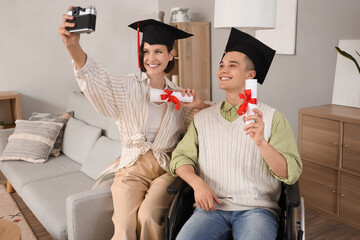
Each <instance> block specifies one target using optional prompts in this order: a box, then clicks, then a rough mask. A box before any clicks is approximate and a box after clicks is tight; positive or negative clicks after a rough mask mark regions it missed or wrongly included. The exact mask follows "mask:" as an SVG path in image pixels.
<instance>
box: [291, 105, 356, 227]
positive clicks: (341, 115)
mask: <svg viewBox="0 0 360 240" xmlns="http://www.w3.org/2000/svg"><path fill="white" fill-rule="evenodd" d="M298 144H299V152H300V155H301V158H302V161H303V164H304V167H303V173H302V176H301V177H300V192H301V195H302V196H303V197H304V199H305V204H306V205H308V206H310V207H313V208H316V209H318V210H321V211H323V212H324V213H327V214H328V215H330V216H333V217H335V218H338V219H340V220H342V221H343V222H345V223H347V224H349V225H351V226H353V227H356V228H358V229H360V109H359V108H352V107H345V106H340V105H333V104H329V105H322V106H317V107H310V108H303V109H300V110H299V132H298Z"/></svg>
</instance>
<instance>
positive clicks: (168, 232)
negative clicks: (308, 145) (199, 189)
mask: <svg viewBox="0 0 360 240" xmlns="http://www.w3.org/2000/svg"><path fill="white" fill-rule="evenodd" d="M167 191H168V193H169V194H175V197H174V199H173V201H172V203H171V206H170V209H169V212H168V214H167V216H166V217H165V240H175V238H176V236H177V234H178V233H179V231H180V229H181V228H182V226H183V225H184V224H185V222H186V221H187V220H188V219H189V218H190V217H191V215H192V213H193V210H194V207H193V205H194V202H195V199H194V191H193V189H192V187H190V186H189V185H188V184H187V183H186V182H185V181H183V180H182V179H181V178H180V177H178V178H177V179H176V180H175V181H174V182H173V183H172V184H171V185H170V186H169V187H168V189H167ZM279 206H280V208H281V214H280V216H279V229H278V235H277V238H276V240H305V211H304V199H303V198H300V194H299V185H298V182H296V183H295V184H294V185H286V184H284V183H282V187H281V194H280V199H279Z"/></svg>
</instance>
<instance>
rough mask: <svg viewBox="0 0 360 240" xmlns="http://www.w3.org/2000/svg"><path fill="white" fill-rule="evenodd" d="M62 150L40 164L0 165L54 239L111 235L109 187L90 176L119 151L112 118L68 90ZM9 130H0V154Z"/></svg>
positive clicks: (99, 238)
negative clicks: (71, 114) (69, 113)
mask: <svg viewBox="0 0 360 240" xmlns="http://www.w3.org/2000/svg"><path fill="white" fill-rule="evenodd" d="M67 111H74V118H71V119H70V120H69V121H68V123H67V126H66V128H65V133H64V140H63V150H62V151H63V153H62V154H61V155H60V156H58V157H52V158H49V160H48V161H47V162H45V163H40V164H36V163H28V162H25V161H5V162H0V169H1V171H2V173H3V174H4V175H5V177H6V178H7V180H8V181H9V182H10V183H11V185H12V186H13V187H14V189H15V190H16V192H17V193H18V194H19V196H20V197H21V198H22V199H23V201H24V202H25V203H26V205H27V206H28V207H29V208H30V209H31V211H32V212H33V213H34V214H35V216H36V217H37V219H39V221H40V222H41V223H42V225H43V226H44V227H45V228H46V229H47V230H48V232H49V233H50V234H51V235H52V236H53V238H54V239H59V240H60V239H75V240H91V239H94V240H106V239H111V237H112V235H113V231H114V229H113V223H112V221H111V217H112V213H113V204H112V197H111V192H110V188H109V186H105V187H101V188H97V189H94V190H92V189H91V188H92V186H93V184H94V181H95V179H96V178H97V177H98V176H99V174H100V173H101V171H102V170H103V169H104V168H106V167H107V166H108V165H109V164H110V163H111V162H113V161H114V160H115V159H116V158H117V157H118V156H120V154H121V145H120V135H119V133H118V130H117V127H116V125H115V123H114V121H113V120H111V119H110V118H107V117H104V116H102V115H100V114H99V113H97V112H96V111H95V109H94V108H93V107H92V106H91V104H90V103H89V101H88V100H87V99H86V98H85V96H84V95H83V94H81V93H72V94H71V96H70V98H69V101H68V105H67ZM12 132H13V129H5V130H0V153H1V152H2V151H3V150H4V148H5V145H6V143H7V139H8V137H9V136H10V135H11V134H12Z"/></svg>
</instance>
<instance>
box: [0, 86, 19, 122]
mask: <svg viewBox="0 0 360 240" xmlns="http://www.w3.org/2000/svg"><path fill="white" fill-rule="evenodd" d="M0 101H9V102H10V110H11V113H10V114H11V119H12V122H10V123H8V124H6V126H5V128H11V127H15V121H16V120H17V119H22V112H21V104H20V96H19V94H18V93H16V92H0ZM5 114H6V113H5ZM0 115H3V113H1V114H0Z"/></svg>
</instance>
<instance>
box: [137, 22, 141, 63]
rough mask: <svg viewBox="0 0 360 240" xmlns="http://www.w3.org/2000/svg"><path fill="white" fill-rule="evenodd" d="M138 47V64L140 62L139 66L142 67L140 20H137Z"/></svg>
mask: <svg viewBox="0 0 360 240" xmlns="http://www.w3.org/2000/svg"><path fill="white" fill-rule="evenodd" d="M137 47H138V64H139V68H140V69H141V65H140V30H139V22H137Z"/></svg>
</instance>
